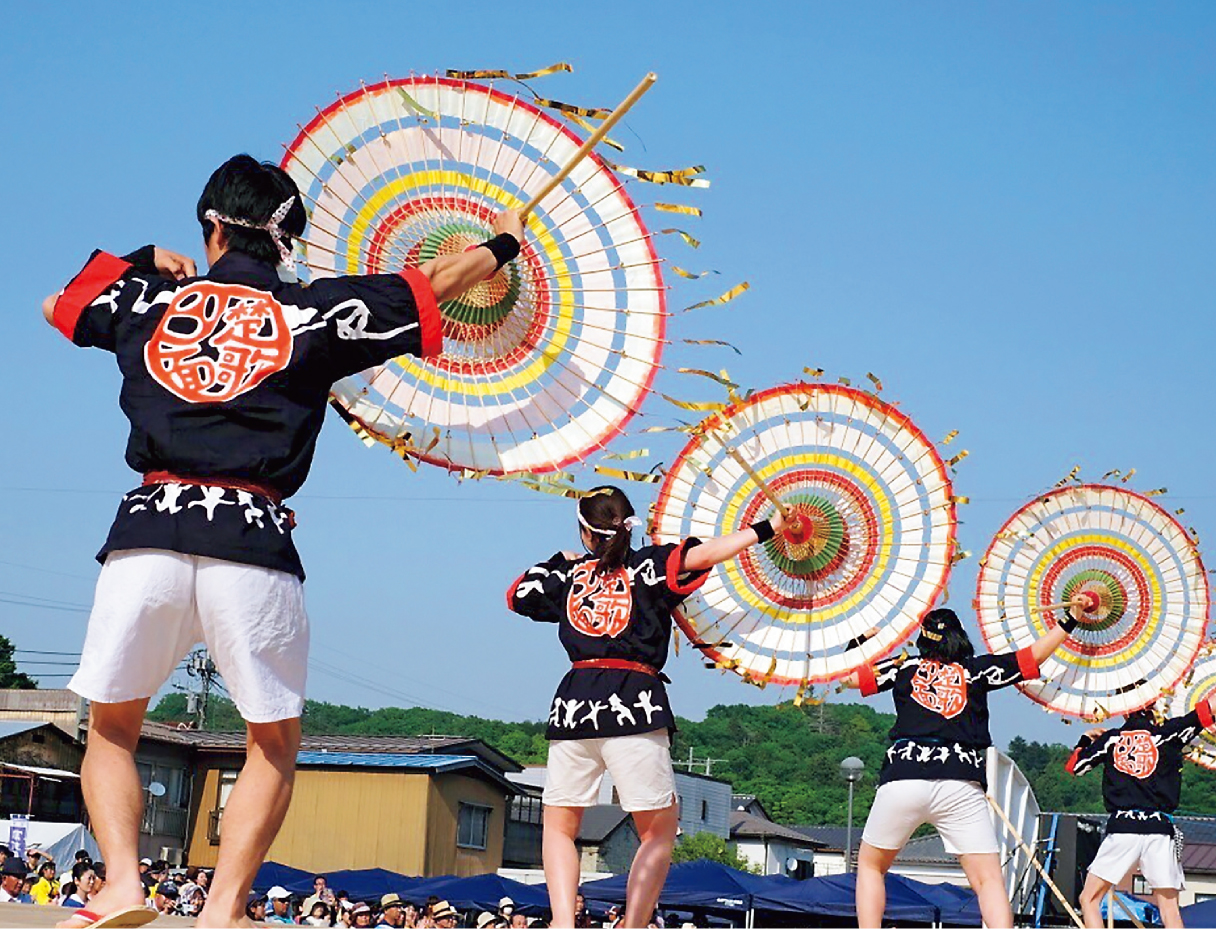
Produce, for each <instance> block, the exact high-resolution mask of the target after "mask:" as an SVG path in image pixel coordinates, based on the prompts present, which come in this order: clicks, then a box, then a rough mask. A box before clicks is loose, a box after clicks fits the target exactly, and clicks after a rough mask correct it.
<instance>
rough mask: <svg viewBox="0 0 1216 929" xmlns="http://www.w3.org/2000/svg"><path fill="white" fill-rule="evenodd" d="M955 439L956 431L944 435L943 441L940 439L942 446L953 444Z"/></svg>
mask: <svg viewBox="0 0 1216 929" xmlns="http://www.w3.org/2000/svg"><path fill="white" fill-rule="evenodd" d="M957 438H958V430H957V429H951V430H950V431H949V432H947V433H946V437H945V438H944V439H942V445H949V444H950V443H951V442H953V441H954V440H955V439H957Z"/></svg>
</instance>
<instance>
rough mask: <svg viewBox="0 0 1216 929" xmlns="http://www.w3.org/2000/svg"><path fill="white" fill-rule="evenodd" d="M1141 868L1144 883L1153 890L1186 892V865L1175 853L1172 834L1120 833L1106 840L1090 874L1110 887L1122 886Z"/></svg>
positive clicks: (1109, 836)
mask: <svg viewBox="0 0 1216 929" xmlns="http://www.w3.org/2000/svg"><path fill="white" fill-rule="evenodd" d="M1137 865H1139V867H1140V873H1141V874H1143V875H1144V883H1146V884H1148V886H1149V887H1151V888H1153V890H1169V889H1170V888H1173V889H1174V890H1182V889H1183V887H1185V886H1186V885H1185V884H1184V883H1183V881H1182V865H1181V864H1180V863H1179V862H1178V856H1177V855H1175V854H1174V837H1173V836H1170V835H1135V834H1133V833H1128V832H1116V833H1113V834H1112V835H1108V836H1107V837H1106V838H1104V839H1103V840H1102V844H1101V845H1100V846H1099V847H1098V854H1097V855H1095V856H1094V860H1093V861H1092V862H1091V863H1090V866H1089V873H1090V874H1093V875H1096V876H1097V877H1100V878H1102V880H1104V881H1106V882H1107V883H1109V884H1119V883H1122V881H1123V879H1124V878H1125V877H1127V875H1128V874H1129V873H1130V872H1131V870H1132V868H1134V867H1136V866H1137Z"/></svg>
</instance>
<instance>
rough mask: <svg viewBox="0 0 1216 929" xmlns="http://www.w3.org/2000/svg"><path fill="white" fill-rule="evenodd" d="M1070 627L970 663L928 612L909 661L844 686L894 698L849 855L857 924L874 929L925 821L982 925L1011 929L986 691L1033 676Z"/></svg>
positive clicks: (958, 632) (948, 618) (955, 637)
mask: <svg viewBox="0 0 1216 929" xmlns="http://www.w3.org/2000/svg"><path fill="white" fill-rule="evenodd" d="M1073 611H1074V613H1079V611H1080V607H1079V606H1075V607H1073ZM1076 626H1077V618H1076V617H1075V616H1068V617H1066V618H1065V619H1064V620H1063V621H1062V622H1060V623H1059V625H1057V626H1056V627H1055V628H1053V629H1052V630H1051V631H1050V632H1048V633H1046V634H1045V635H1043V636H1041V637H1040V638H1038V639H1036V640H1035V641H1034V642H1033V643H1031V645H1030V646H1029V647H1027V648H1023V649H1021V650H1019V651H1017V652H1011V653H1007V654H1003V655H979V656H977V655H976V654H975V648H974V646H973V645H972V644H971V639H969V638H968V637H967V633H966V631H965V630H964V629H963V624H962V623H961V622H960V621H959V618H958V616H957V615H956V614H955V612H954V611H953V610H946V609H941V610H933V611H931V612H930V613H929V614H928V615H926V616H925V618H924V621H923V622H922V623H921V630H920V636H919V637H918V638H917V640H916V648H917V650H918V651H919V653H920V654H919V655H918V656H917V657H915V658H908V659H907V660H903V659H902V658H890V659H887V660H885V661H880V662H878V663H877V664H876V665H874V666H873V667H870V666H868V665H866V666H863V667H861V668H860V669H858V670H857V671H856V672H854V674H852V675H851V676H850V677H849V678H848V679H846V681H845V684H846V686H849V687H857V688H860V690H861V693H862V696H866V697H869V696H871V695H873V694H876V693H878V692H879V691H883V690H892V689H893V690H894V691H895V726H894V728H892V729H891V733H890V738H891V747H890V748H888V749H887V757H886V759H885V760H884V762H883V766H882V774H881V775H880V777H879V787H878V794H877V796H875V798H874V805H873V806H872V807H871V808H870V815H869V817H868V818H867V819H866V828H865V832H864V833H863V834H862V837H861V849H860V851H859V853H858V856H857V922H858V925H860V926H880V925H882V914H883V911H884V910H885V909H886V901H887V892H886V883H885V880H886V874H887V871H888V870H889V869H890V867H891V864H892V862H894V861H895V856H896V855H898V854H899V851H900V849H902V848H903V847H904V843H905V842H907V841H908V839H909V838H910V837H911V836H912V833H913V832H915V831H916V829H917V828H918V827H920V826H921V825H922V824H924V823H931V824H932V825H933V826H934V827H935V828H936V829H937V831H938V833H939V834H940V835H941V837H942V842H943V843H944V844H945V846H946V851H948V852H950V853H951V854H954V855H957V856H958V859H959V864H960V865H961V866H962V868H963V872H964V873H965V874H966V875H967V880H968V881H970V883H971V887H972V889H973V890H975V892H976V894H977V896H978V897H979V905H980V912H981V913H982V914H983V917H984V925H985V926H989V927H991V929H998V927H1006V926H1012V925H1013V912H1012V910H1011V909H1010V907H1009V899H1008V897H1007V895H1006V893H1005V879H1004V876H1003V875H1002V873H1001V859H1000V846H999V845H998V844H997V840H996V835H995V834H994V833H993V830H992V820H991V818H990V815H989V812H988V803H987V799H986V797H985V796H984V791H985V790H986V788H987V777H986V771H985V768H986V763H985V757H986V754H987V748H988V746H990V745H991V744H992V736H991V735H990V734H989V732H988V693H989V692H990V691H993V690H999V689H1000V688H1002V687H1008V686H1009V685H1010V684H1016V683H1017V682H1018V681H1027V680H1034V679H1035V678H1037V677H1038V676H1039V665H1040V664H1042V663H1043V661H1044V660H1046V658H1047V656H1049V655H1050V654H1051V653H1052V652H1054V651H1055V650H1056V649H1057V648H1058V647H1059V646H1060V644H1061V643H1062V642H1063V641H1064V640H1065V639H1066V638H1068V634H1069V633H1070V632H1072V630H1073V629H1075V628H1076ZM860 641H862V640H858V644H860Z"/></svg>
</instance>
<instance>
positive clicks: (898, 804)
mask: <svg viewBox="0 0 1216 929" xmlns="http://www.w3.org/2000/svg"><path fill="white" fill-rule="evenodd" d="M925 823H929V824H930V825H931V826H933V827H934V828H935V829H937V834H938V835H940V836H941V837H942V844H943V845H945V846H946V851H947V852H949V853H950V854H951V855H987V854H993V855H995V854H998V853H999V852H1000V850H1001V847H1000V845H998V844H997V841H996V833H995V832H994V831H993V828H992V814H991V813H989V811H988V800H987V798H986V797H985V796H984V791H983V790H982V789H981V788H980V785H979V784H977V783H976V782H975V781H921V780H908V781H888V782H887V783H886V784H883V785H882V786H881V787H879V788H878V795H877V796H876V797H875V798H874V805H873V806H872V807H870V815H869V817H868V818H867V819H866V829H865V832H864V833H862V836H861V840H862V841H863V842H865V843H866V844H867V845H872V846H873V847H874V848H882V849H887V850H888V851H890V850H894V849H897V848H903V847H904V844H905V843H906V842H907V841H908V839H910V838H911V837H912V833H913V832H915V831H916V830H917V829H918V828H919V827H920V826H922V825H924V824H925Z"/></svg>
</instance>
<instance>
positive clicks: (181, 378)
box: [144, 281, 292, 403]
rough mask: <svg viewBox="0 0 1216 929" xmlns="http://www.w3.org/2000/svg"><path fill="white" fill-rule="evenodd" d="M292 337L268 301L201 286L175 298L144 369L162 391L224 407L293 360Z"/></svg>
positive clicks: (227, 287) (231, 287)
mask: <svg viewBox="0 0 1216 929" xmlns="http://www.w3.org/2000/svg"><path fill="white" fill-rule="evenodd" d="M291 341H292V339H291V330H290V329H289V328H288V327H287V322H286V320H285V319H284V317H283V308H282V307H281V306H280V305H279V303H278V301H277V300H275V299H274V297H272V296H271V295H270V294H268V293H266V292H265V291H262V290H255V289H254V288H252V287H242V286H241V285H240V284H216V283H213V282H211V281H196V282H195V283H193V284H188V285H187V286H185V287H183V288H182V289H181V290H179V291H178V292H177V293H176V294H174V295H173V299H172V300H171V301H170V302H169V306H168V308H166V310H165V315H164V316H162V317H161V320H160V324H159V325H158V326H157V327H156V332H154V333H153V334H152V338H150V339H149V340H148V343H147V344H146V345H145V346H144V363H145V364H146V365H147V368H148V373H149V374H151V375H152V377H153V378H154V379H155V380H156V382H157V383H158V384H160V385H161V386H162V387H164V388H165V389H166V390H168V391H169V392H170V393H173V394H175V395H176V396H178V397H180V398H181V399H183V400H187V401H189V402H190V403H223V402H224V401H225V400H231V399H232V398H233V397H237V396H239V395H241V394H243V393H245V391H247V390H252V389H253V388H254V387H256V386H257V385H258V384H259V383H261V382H262V381H263V380H265V379H266V378H267V377H269V376H270V375H272V374H274V373H275V372H276V371H282V370H283V369H284V368H285V367H287V363H288V361H290V360H291Z"/></svg>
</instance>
